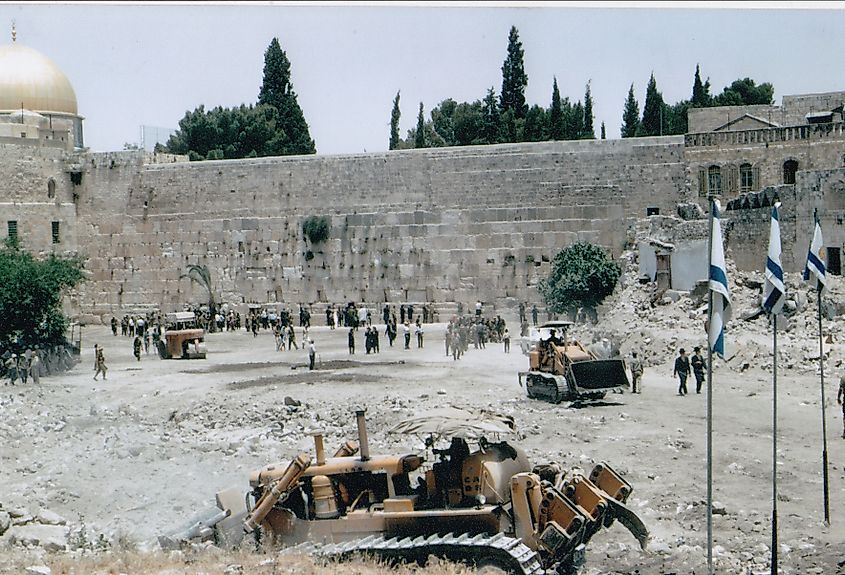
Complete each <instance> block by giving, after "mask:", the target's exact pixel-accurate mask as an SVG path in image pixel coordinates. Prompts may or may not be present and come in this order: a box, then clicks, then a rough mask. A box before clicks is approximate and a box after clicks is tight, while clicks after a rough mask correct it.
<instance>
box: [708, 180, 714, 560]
mask: <svg viewBox="0 0 845 575" xmlns="http://www.w3.org/2000/svg"><path fill="white" fill-rule="evenodd" d="M709 198H710V231H709V233H708V234H707V235H708V242H707V243H708V246H707V262H708V265H707V278H708V282H707V283H708V287H707V295H708V298H707V332H708V333H707V573H708V575H713V346H712V345H711V344H710V330H711V329H713V290H712V289H710V279H709V278H710V268H712V267H713V214H714V211H715V207H716V206H715V203H714V201H713V200H714V196H713V195H712V194H711V195H710V196H709Z"/></svg>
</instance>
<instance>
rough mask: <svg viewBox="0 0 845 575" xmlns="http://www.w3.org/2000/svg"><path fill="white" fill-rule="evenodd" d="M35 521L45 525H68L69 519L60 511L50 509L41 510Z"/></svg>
mask: <svg viewBox="0 0 845 575" xmlns="http://www.w3.org/2000/svg"><path fill="white" fill-rule="evenodd" d="M35 521H37V522H38V523H42V524H44V525H67V521H66V520H65V518H64V517H62V516H61V515H59V514H58V513H54V512H52V511H50V510H49V509H43V510H41V511H40V512H39V513H38V515H36V516H35Z"/></svg>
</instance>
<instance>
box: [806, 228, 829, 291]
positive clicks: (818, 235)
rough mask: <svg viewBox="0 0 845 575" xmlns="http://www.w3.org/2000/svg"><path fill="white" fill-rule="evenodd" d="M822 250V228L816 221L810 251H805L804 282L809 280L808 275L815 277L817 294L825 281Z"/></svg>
mask: <svg viewBox="0 0 845 575" xmlns="http://www.w3.org/2000/svg"><path fill="white" fill-rule="evenodd" d="M823 249H824V241H822V226H821V224H820V223H819V221H818V220H816V232H815V233H814V234H813V241H812V242H811V243H810V249H808V250H807V265H806V266H805V267H804V281H806V280H809V279H810V274H813V275H814V276H816V279H817V280H818V284H817V286H816V288H817V289H818V290H819V292H823V291H824V288H825V286H826V285H827V281H826V279H825V274H824V272H825V265H824V261H823V260H822V250H823Z"/></svg>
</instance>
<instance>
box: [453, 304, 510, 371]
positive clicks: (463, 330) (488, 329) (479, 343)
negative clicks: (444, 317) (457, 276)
mask: <svg viewBox="0 0 845 575" xmlns="http://www.w3.org/2000/svg"><path fill="white" fill-rule="evenodd" d="M480 303H481V302H478V304H480ZM478 304H476V314H475V315H474V316H471V315H458V316H455V317H453V318H452V319H451V320H450V321H449V324H448V325H447V326H446V338H445V339H446V341H445V344H446V357H449V356H450V355H451V356H452V359H453V360H454V361H457V360H459V359H461V356H463V355H464V354H465V353H466V352H467V350H468V349H469V342H470V340H472V342H473V346H474V347H475V349H485V348H486V346H487V343H488V342H492V343H503V344H504V350H505V353H510V347H511V346H510V344H511V338H510V332H509V331H508V329H507V327H506V324H505V320H504V319H502V316H499V315H497V316H496V317H495V318H484V317H481V313H479V310H480V309H481V307H480V305H478Z"/></svg>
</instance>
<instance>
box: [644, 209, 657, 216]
mask: <svg viewBox="0 0 845 575" xmlns="http://www.w3.org/2000/svg"><path fill="white" fill-rule="evenodd" d="M645 215H646V216H659V215H660V208H655V207H647V208H646V209H645Z"/></svg>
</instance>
